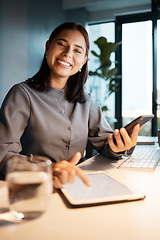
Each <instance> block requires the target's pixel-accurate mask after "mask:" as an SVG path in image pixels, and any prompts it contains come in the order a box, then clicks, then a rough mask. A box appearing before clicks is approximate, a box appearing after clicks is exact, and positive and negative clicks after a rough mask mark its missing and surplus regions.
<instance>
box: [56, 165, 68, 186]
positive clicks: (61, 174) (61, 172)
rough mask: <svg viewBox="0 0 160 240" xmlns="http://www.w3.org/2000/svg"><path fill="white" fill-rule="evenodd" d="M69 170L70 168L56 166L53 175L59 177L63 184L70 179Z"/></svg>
mask: <svg viewBox="0 0 160 240" xmlns="http://www.w3.org/2000/svg"><path fill="white" fill-rule="evenodd" d="M67 171H68V169H67V170H66V169H64V168H63V169H60V168H57V167H56V168H55V169H54V171H53V176H56V177H58V178H59V181H60V183H61V184H65V183H67V182H68V180H69V173H68V172H67Z"/></svg>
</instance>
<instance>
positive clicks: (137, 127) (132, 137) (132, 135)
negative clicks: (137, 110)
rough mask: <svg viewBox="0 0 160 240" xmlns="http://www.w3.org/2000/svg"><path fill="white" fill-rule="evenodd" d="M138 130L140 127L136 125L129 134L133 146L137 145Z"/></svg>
mask: <svg viewBox="0 0 160 240" xmlns="http://www.w3.org/2000/svg"><path fill="white" fill-rule="evenodd" d="M140 129H141V127H140V125H139V124H137V125H136V126H134V128H133V131H132V133H131V140H132V142H134V144H135V145H136V143H137V138H138V132H139V130H140Z"/></svg>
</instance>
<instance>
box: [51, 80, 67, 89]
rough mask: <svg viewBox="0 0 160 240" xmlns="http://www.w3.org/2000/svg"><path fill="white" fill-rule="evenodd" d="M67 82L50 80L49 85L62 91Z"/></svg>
mask: <svg viewBox="0 0 160 240" xmlns="http://www.w3.org/2000/svg"><path fill="white" fill-rule="evenodd" d="M67 80H68V79H66V78H65V79H64V78H63V79H62V78H61V79H53V78H52V79H51V81H50V85H51V86H52V87H54V88H57V89H63V88H65V86H66V83H67Z"/></svg>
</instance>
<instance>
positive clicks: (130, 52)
mask: <svg viewBox="0 0 160 240" xmlns="http://www.w3.org/2000/svg"><path fill="white" fill-rule="evenodd" d="M150 113H152V22H151V20H149V21H142V22H133V23H125V24H122V122H123V126H124V125H126V124H127V123H129V122H130V121H131V120H133V119H134V118H136V117H138V116H139V115H141V114H150ZM140 134H141V135H151V122H148V123H147V124H145V126H144V127H143V129H142V130H141V131H140Z"/></svg>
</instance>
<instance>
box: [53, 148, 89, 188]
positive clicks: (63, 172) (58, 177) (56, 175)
mask: <svg viewBox="0 0 160 240" xmlns="http://www.w3.org/2000/svg"><path fill="white" fill-rule="evenodd" d="M80 158H81V154H80V153H79V152H77V153H76V154H75V155H74V156H73V157H72V158H70V159H69V160H68V161H66V160H62V161H60V162H56V163H53V164H52V175H53V185H54V187H55V188H62V184H66V183H73V182H74V180H75V176H76V175H77V176H78V177H80V178H81V180H82V181H83V182H84V184H86V185H87V186H88V187H90V186H91V184H90V182H89V179H88V178H87V177H86V175H85V174H84V173H83V171H82V170H81V169H80V168H78V167H76V166H75V165H76V164H77V163H78V162H79V160H80Z"/></svg>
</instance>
